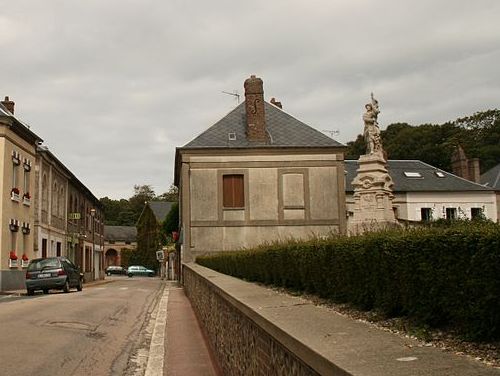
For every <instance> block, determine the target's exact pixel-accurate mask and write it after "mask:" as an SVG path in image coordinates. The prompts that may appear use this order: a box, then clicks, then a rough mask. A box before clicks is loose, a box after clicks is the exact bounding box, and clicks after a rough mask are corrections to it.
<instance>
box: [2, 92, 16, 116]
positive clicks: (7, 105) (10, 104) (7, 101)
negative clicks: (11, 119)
mask: <svg viewBox="0 0 500 376" xmlns="http://www.w3.org/2000/svg"><path fill="white" fill-rule="evenodd" d="M2 104H3V105H4V106H5V108H6V109H7V110H9V112H10V113H11V114H12V115H14V105H15V103H14V102H13V101H11V100H10V99H9V97H8V96H6V97H5V100H3V101H2Z"/></svg>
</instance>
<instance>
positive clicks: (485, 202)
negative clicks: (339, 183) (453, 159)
mask: <svg viewBox="0 0 500 376" xmlns="http://www.w3.org/2000/svg"><path fill="white" fill-rule="evenodd" d="M345 162H346V198H347V211H348V214H352V211H353V206H354V198H353V193H354V189H353V186H352V184H351V183H352V181H353V179H354V177H355V176H356V170H357V168H358V161H352V160H347V161H345ZM387 170H388V171H389V174H390V176H391V178H392V180H393V181H394V188H393V192H394V200H393V208H394V210H395V215H396V219H398V220H399V221H403V222H404V221H410V222H418V221H429V220H437V219H474V218H476V217H483V218H488V219H490V220H492V221H497V218H498V217H497V203H496V196H495V191H494V190H493V189H492V188H489V187H486V186H483V185H481V184H477V183H474V182H471V181H469V180H466V179H463V178H461V177H459V176H456V175H453V174H450V173H448V172H446V171H443V170H440V169H438V168H436V167H433V166H431V165H429V164H427V163H424V162H421V161H418V160H389V161H387Z"/></svg>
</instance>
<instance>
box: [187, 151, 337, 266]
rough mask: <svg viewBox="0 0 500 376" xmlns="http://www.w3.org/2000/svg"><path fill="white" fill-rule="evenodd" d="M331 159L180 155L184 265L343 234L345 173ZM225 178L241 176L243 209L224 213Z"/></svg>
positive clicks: (328, 156) (332, 156) (326, 156)
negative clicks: (202, 257) (203, 257)
mask: <svg viewBox="0 0 500 376" xmlns="http://www.w3.org/2000/svg"><path fill="white" fill-rule="evenodd" d="M343 166H344V165H343V160H342V156H341V155H340V156H339V155H336V154H317V155H314V154H283V155H267V156H266V155H243V154H242V155H227V156H220V155H219V156H210V155H194V156H191V155H183V164H182V177H183V178H182V184H181V207H182V209H181V220H182V224H183V228H182V231H183V240H184V242H183V243H184V244H183V251H184V261H186V262H188V261H192V260H194V258H195V257H196V256H197V255H200V254H204V253H206V252H211V251H220V250H235V249H239V248H243V247H245V248H246V247H253V246H255V245H258V244H260V243H263V242H271V241H274V240H285V239H288V238H307V237H311V236H323V235H327V234H329V233H331V232H342V231H344V229H345V214H344V213H345V196H344V185H343V184H344V181H343V180H344V174H343V171H344V167H343ZM225 174H240V175H243V176H244V197H245V199H244V201H245V206H244V208H239V209H238V208H230V209H228V208H224V207H223V205H222V199H223V192H222V180H223V176H224V175H225Z"/></svg>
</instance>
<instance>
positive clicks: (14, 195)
mask: <svg viewBox="0 0 500 376" xmlns="http://www.w3.org/2000/svg"><path fill="white" fill-rule="evenodd" d="M10 199H11V200H12V201H16V202H19V201H21V199H20V197H19V188H16V187H14V188H12V190H11V191H10Z"/></svg>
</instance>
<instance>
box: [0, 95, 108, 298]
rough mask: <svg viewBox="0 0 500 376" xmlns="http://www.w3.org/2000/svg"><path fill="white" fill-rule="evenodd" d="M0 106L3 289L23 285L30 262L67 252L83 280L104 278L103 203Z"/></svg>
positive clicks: (8, 105) (10, 106)
mask: <svg viewBox="0 0 500 376" xmlns="http://www.w3.org/2000/svg"><path fill="white" fill-rule="evenodd" d="M41 142H42V140H41V139H40V138H39V137H38V136H36V135H35V134H34V133H33V132H31V131H30V129H29V127H27V126H26V125H24V124H23V123H22V122H21V121H19V120H18V119H17V118H16V117H15V116H14V102H12V101H9V100H8V98H6V99H5V101H3V102H2V104H1V105H0V157H1V159H0V177H1V182H2V183H1V184H0V188H1V200H0V218H1V219H0V221H1V222H0V225H1V231H0V234H1V237H0V291H2V290H13V289H22V288H24V278H25V271H26V267H27V265H28V262H29V260H31V259H34V258H40V257H51V256H66V257H68V258H69V259H70V260H71V261H73V262H74V263H75V264H76V265H78V266H80V268H81V270H82V271H83V273H84V276H85V281H92V280H95V279H101V278H104V256H103V250H104V236H103V226H104V225H103V223H104V222H103V215H102V206H101V204H100V202H99V200H98V199H97V198H96V197H95V196H94V195H93V194H92V192H90V190H89V189H88V188H87V187H85V185H83V184H82V183H81V182H80V181H79V180H78V178H76V176H75V175H74V174H73V173H72V172H71V171H70V170H69V169H67V168H66V167H65V166H64V164H63V163H62V162H61V161H59V160H58V159H57V158H56V157H55V155H54V154H53V153H51V152H50V151H49V150H48V149H47V148H46V147H44V146H42V145H41Z"/></svg>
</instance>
